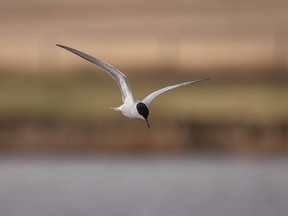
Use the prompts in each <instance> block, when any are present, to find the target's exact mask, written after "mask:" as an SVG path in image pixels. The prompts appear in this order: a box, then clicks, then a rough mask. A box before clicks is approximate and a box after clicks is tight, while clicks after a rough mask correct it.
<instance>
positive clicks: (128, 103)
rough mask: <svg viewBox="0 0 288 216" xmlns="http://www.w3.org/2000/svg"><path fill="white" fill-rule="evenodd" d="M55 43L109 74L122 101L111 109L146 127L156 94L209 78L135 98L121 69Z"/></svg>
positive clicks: (168, 87)
mask: <svg viewBox="0 0 288 216" xmlns="http://www.w3.org/2000/svg"><path fill="white" fill-rule="evenodd" d="M56 45H57V46H59V47H62V48H64V49H66V50H68V51H70V52H72V53H74V54H76V55H78V56H80V57H82V58H84V59H86V60H87V61H90V62H92V63H93V64H95V65H96V66H98V67H99V68H101V69H103V70H104V71H105V72H107V73H108V74H109V75H110V76H112V77H113V78H114V79H115V81H116V82H117V84H118V86H119V88H120V90H121V93H122V101H123V104H122V105H121V106H119V107H115V108H114V107H112V109H114V110H115V111H121V112H122V114H123V115H124V116H126V117H128V118H132V119H141V120H145V121H146V124H147V126H148V128H150V125H149V122H148V115H149V109H148V105H149V103H150V102H151V101H152V100H153V99H154V98H155V97H157V96H158V95H160V94H162V93H164V92H166V91H169V90H172V89H174V88H178V87H181V86H186V85H189V84H193V83H196V82H201V81H205V80H208V79H209V78H205V79H198V80H193V81H189V82H184V83H179V84H176V85H172V86H167V87H165V88H162V89H159V90H158V91H155V92H153V93H151V94H149V95H148V96H147V97H145V98H144V99H143V100H135V99H134V97H133V94H132V91H131V88H130V85H129V82H128V79H127V77H126V76H125V74H123V73H122V72H121V71H119V70H118V69H116V68H115V67H113V66H112V65H110V64H108V63H106V62H104V61H102V60H100V59H97V58H94V57H92V56H90V55H88V54H85V53H83V52H81V51H79V50H76V49H73V48H70V47H67V46H63V45H59V44H56Z"/></svg>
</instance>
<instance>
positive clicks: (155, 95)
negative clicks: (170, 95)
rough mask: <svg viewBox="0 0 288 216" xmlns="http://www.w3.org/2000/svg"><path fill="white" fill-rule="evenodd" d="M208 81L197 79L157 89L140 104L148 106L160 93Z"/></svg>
mask: <svg viewBox="0 0 288 216" xmlns="http://www.w3.org/2000/svg"><path fill="white" fill-rule="evenodd" d="M208 79H209V78H205V79H199V80H193V81H189V82H184V83H179V84H176V85H172V86H167V87H165V88H162V89H159V90H158V91H155V92H153V93H151V94H149V95H148V96H147V97H146V98H144V99H143V100H142V102H143V103H145V104H146V105H148V104H149V103H150V102H151V101H152V100H153V99H154V98H155V97H157V96H158V95H160V94H162V93H164V92H166V91H169V90H172V89H175V88H178V87H181V86H186V85H190V84H193V83H196V82H201V81H205V80H208Z"/></svg>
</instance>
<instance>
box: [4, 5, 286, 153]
mask: <svg viewBox="0 0 288 216" xmlns="http://www.w3.org/2000/svg"><path fill="white" fill-rule="evenodd" d="M287 10H288V8H287V0H244V1H240V0H239V1H227V0H218V1H212V0H203V1H196V0H195V1H194V0H193V1H188V0H177V1H176V0H175V1H168V2H167V1H163V0H153V1H132V0H122V1H113V0H93V1H92V0H82V1H76V0H74V1H73V0H72V1H67V0H57V1H55V0H49V1H48V0H47V1H46V0H43V1H34V0H24V1H19V0H9V1H8V0H4V1H3V0H2V1H1V2H0V26H1V28H0V39H1V40H0V46H1V51H0V98H1V100H0V151H1V152H2V153H90V152H92V153H111V152H112V153H113V152H114V153H115V152H116V153H118V152H129V153H135V152H137V153H142V152H145V153H147V152H148V153H201V154H203V153H224V154H228V155H230V154H232V155H247V154H248V155H251V154H252V155H269V156H270V155H284V156H287V154H288V103H287V99H288V85H287V84H288V75H287V73H288V71H287V69H288V17H287V16H288V15H287V14H288V13H287ZM56 43H59V44H63V45H67V46H71V47H73V48H76V49H79V50H81V51H84V52H86V53H88V54H91V55H93V56H95V57H98V58H100V59H103V60H105V61H106V62H109V63H110V64H112V65H114V66H115V67H117V68H119V69H120V70H121V71H123V72H124V73H125V74H127V76H128V78H129V80H130V82H131V85H132V88H133V91H134V92H135V93H134V95H135V97H136V98H139V99H141V98H144V97H145V96H146V95H147V94H149V93H150V92H152V91H154V90H157V89H158V88H161V87H164V86H166V85H170V84H174V83H177V82H182V81H188V80H193V79H198V78H204V77H210V78H211V80H209V81H206V82H203V83H198V84H195V85H194V86H189V87H185V88H182V89H177V90H175V91H173V92H169V93H166V94H164V95H161V97H159V98H157V100H155V101H153V103H152V104H151V105H150V112H151V114H150V123H151V126H152V128H151V129H150V130H148V129H147V128H146V125H145V123H144V122H141V121H133V120H129V119H126V118H124V117H123V116H122V115H121V114H120V113H115V112H112V111H111V110H109V109H106V108H104V107H109V106H118V105H120V104H121V99H120V92H119V90H118V87H117V85H116V84H115V82H114V81H113V80H112V79H111V78H110V77H109V76H108V75H107V74H105V73H104V72H103V71H101V70H99V69H97V68H95V67H93V66H92V65H91V64H90V63H88V62H86V61H84V60H82V59H80V58H78V57H77V56H74V55H72V54H71V53H68V52H67V51H64V50H62V49H60V48H58V47H56V46H55V44H56Z"/></svg>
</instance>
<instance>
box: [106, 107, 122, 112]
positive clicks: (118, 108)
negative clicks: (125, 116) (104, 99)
mask: <svg viewBox="0 0 288 216" xmlns="http://www.w3.org/2000/svg"><path fill="white" fill-rule="evenodd" d="M103 108H106V109H112V110H114V111H121V109H120V107H103Z"/></svg>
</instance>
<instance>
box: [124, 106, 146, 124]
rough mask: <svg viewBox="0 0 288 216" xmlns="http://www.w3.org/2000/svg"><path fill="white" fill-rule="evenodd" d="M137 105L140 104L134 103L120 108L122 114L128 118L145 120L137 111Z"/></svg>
mask: <svg viewBox="0 0 288 216" xmlns="http://www.w3.org/2000/svg"><path fill="white" fill-rule="evenodd" d="M137 103H138V102H134V103H131V104H123V105H122V106H121V107H120V110H121V112H122V114H123V115H124V116H126V117H128V118H132V119H142V120H144V117H143V116H142V115H140V114H139V113H138V111H137V108H136V105H137Z"/></svg>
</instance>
